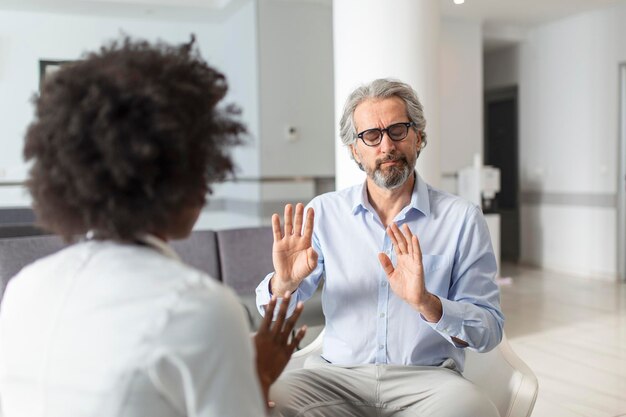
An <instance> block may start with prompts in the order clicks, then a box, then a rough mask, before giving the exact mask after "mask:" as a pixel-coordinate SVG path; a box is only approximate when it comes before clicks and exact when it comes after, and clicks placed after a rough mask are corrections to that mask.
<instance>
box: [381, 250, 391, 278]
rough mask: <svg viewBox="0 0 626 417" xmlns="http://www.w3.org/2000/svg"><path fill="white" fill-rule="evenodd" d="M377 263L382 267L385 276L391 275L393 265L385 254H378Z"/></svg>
mask: <svg viewBox="0 0 626 417" xmlns="http://www.w3.org/2000/svg"><path fill="white" fill-rule="evenodd" d="M378 261H379V262H380V264H381V265H382V267H383V270H384V271H385V274H387V276H390V275H391V274H393V264H392V263H391V259H389V257H388V256H387V255H386V254H384V253H382V252H381V253H379V254H378Z"/></svg>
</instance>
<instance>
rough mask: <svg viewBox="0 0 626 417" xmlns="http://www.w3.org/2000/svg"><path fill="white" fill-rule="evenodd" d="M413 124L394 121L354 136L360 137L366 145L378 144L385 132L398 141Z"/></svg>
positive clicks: (405, 135)
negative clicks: (383, 126)
mask: <svg viewBox="0 0 626 417" xmlns="http://www.w3.org/2000/svg"><path fill="white" fill-rule="evenodd" d="M413 125H415V123H413V122H404V123H394V124H392V125H389V126H387V127H386V128H384V129H378V128H375V129H367V130H364V131H362V132H361V133H359V134H357V135H356V137H357V138H360V139H361V140H362V141H363V143H364V144H366V145H367V146H378V145H379V144H380V142H381V141H382V140H383V135H384V134H385V133H387V136H389V139H391V140H392V141H394V142H400V141H401V140H404V138H406V137H407V135H408V134H409V128H410V127H411V126H413Z"/></svg>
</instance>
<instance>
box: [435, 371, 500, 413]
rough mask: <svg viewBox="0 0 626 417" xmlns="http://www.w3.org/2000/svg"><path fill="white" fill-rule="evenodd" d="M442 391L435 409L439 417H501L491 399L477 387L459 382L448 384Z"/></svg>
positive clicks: (469, 383)
mask: <svg viewBox="0 0 626 417" xmlns="http://www.w3.org/2000/svg"><path fill="white" fill-rule="evenodd" d="M446 385H447V386H446V387H445V389H443V390H441V391H440V395H438V396H437V397H438V398H437V400H436V405H435V407H436V408H437V409H438V412H435V413H433V414H432V415H433V416H437V417H460V416H463V417H499V416H500V413H499V412H498V409H497V408H496V406H495V405H494V404H493V403H492V402H491V400H490V399H489V397H488V396H487V395H486V394H485V393H484V392H483V391H482V390H481V389H480V388H479V387H478V386H476V385H474V384H473V383H471V382H469V381H467V380H464V379H463V380H459V381H458V383H453V384H446Z"/></svg>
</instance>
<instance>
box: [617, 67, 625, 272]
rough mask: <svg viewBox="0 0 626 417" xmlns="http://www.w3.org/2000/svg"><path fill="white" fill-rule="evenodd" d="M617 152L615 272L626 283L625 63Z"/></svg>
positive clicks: (620, 100) (621, 77) (622, 73)
mask: <svg viewBox="0 0 626 417" xmlns="http://www.w3.org/2000/svg"><path fill="white" fill-rule="evenodd" d="M619 92H620V93H619V152H618V158H619V159H618V163H617V176H618V178H617V272H618V274H619V278H620V280H622V281H625V282H626V63H621V64H620V66H619Z"/></svg>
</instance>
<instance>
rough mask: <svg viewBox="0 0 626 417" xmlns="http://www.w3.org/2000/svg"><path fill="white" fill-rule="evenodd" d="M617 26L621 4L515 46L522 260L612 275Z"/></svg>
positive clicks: (622, 52) (624, 17)
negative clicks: (517, 63) (517, 56)
mask: <svg viewBox="0 0 626 417" xmlns="http://www.w3.org/2000/svg"><path fill="white" fill-rule="evenodd" d="M624 21H626V6H618V7H614V8H611V9H605V10H602V11H596V12H589V13H585V14H581V15H578V16H575V17H571V18H568V19H564V20H561V21H558V22H554V23H551V24H547V25H544V26H541V27H538V28H536V29H534V30H531V31H530V32H529V33H528V36H527V40H526V41H525V42H524V43H523V44H522V45H521V46H520V56H519V62H520V72H519V82H520V88H519V103H520V170H521V172H520V174H521V190H522V196H523V198H522V202H523V203H524V204H523V205H522V210H521V219H522V227H521V232H522V247H521V251H522V253H521V256H522V260H523V261H525V262H527V263H531V264H536V265H540V266H543V267H546V268H551V269H558V270H562V271H568V272H571V273H577V274H584V275H587V276H592V277H598V278H605V279H615V278H616V275H617V271H616V239H617V236H616V210H615V207H614V206H613V205H612V204H611V203H610V201H611V198H613V200H614V196H615V193H616V189H617V188H616V187H617V184H616V178H617V171H616V170H617V149H618V141H617V126H618V124H617V123H618V120H617V112H618V84H617V83H618V63H619V62H623V61H626V37H625V36H624V35H625V33H624V32H625V31H624V29H623V27H624V26H625V25H624V24H623V22H624ZM524 195H526V196H529V195H530V196H533V198H532V199H529V198H526V199H524ZM531 200H535V202H533V201H531ZM607 201H608V203H607Z"/></svg>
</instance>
